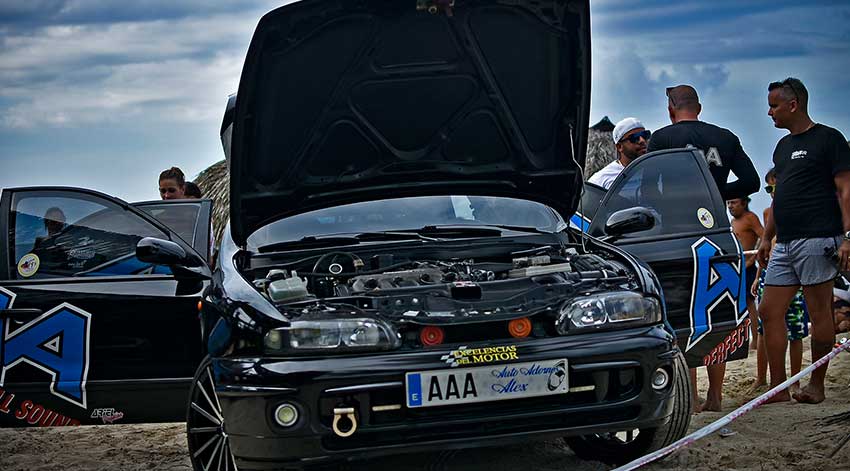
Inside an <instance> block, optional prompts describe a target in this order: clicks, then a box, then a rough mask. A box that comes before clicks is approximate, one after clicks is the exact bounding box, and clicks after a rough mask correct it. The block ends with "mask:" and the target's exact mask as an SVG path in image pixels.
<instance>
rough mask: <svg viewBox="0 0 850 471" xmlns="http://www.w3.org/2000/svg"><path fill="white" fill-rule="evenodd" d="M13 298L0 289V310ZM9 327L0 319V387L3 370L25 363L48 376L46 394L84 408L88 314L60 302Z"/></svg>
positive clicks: (12, 295) (11, 294)
mask: <svg viewBox="0 0 850 471" xmlns="http://www.w3.org/2000/svg"><path fill="white" fill-rule="evenodd" d="M14 298H15V295H14V294H13V293H11V292H9V291H6V290H3V289H2V288H0V308H2V309H8V308H10V307H11V306H12V303H13V301H14ZM10 324H11V321H9V320H8V319H3V320H0V327H2V335H0V366H1V367H2V369H0V386H2V385H3V383H4V381H5V378H6V372H7V371H9V370H11V369H12V368H14V367H15V366H17V365H18V364H20V363H29V364H30V365H32V366H35V367H36V368H39V369H40V370H43V371H45V372H47V373H48V374H50V375H51V376H52V378H53V380H52V381H51V382H50V392H52V393H53V394H54V395H56V396H58V397H60V398H62V399H64V400H66V401H68V402H70V403H72V404H74V405H77V406H80V407H82V408H86V378H87V377H88V371H89V329H90V325H91V314H89V313H87V312H85V311H82V310H80V309H78V308H76V307H74V306H72V305H70V304H68V303H62V304H60V305H59V306H57V307H56V308H54V309H52V310H50V311H49V312H47V313H45V314H42V315H41V316H39V317H38V318H36V319H33V320H32V321H30V322H28V323H27V324H26V325H23V326H21V327H18V328H16V329H14V330H11V325H10Z"/></svg>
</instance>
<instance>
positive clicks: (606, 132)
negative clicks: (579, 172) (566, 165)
mask: <svg viewBox="0 0 850 471" xmlns="http://www.w3.org/2000/svg"><path fill="white" fill-rule="evenodd" d="M613 130H614V123H612V122H611V120H610V119H608V117H607V116H605V117H604V118H602V119H601V120H599V122H598V123H596V124H594V125H593V126H591V127H590V132H589V134H588V136H587V158H586V160H585V161H584V179H585V180H587V179H588V178H590V177H591V175H593V174H594V173H596V172H598V171H599V170H600V169H601V168H602V167H604V166H606V165H608V164H609V163H611V162H613V161H614V159H616V158H617V149H616V148H615V147H614V142H613V141H612V140H611V131H613Z"/></svg>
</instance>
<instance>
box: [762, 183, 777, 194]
mask: <svg viewBox="0 0 850 471" xmlns="http://www.w3.org/2000/svg"><path fill="white" fill-rule="evenodd" d="M764 191H766V192H767V194H769V195H772V194H773V192H774V191H776V185H766V186H765V187H764Z"/></svg>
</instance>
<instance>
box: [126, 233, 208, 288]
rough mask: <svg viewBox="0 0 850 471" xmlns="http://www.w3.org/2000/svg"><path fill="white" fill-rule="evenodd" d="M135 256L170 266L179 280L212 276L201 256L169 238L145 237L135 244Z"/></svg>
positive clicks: (195, 279) (203, 278) (201, 278)
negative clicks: (187, 250)
mask: <svg viewBox="0 0 850 471" xmlns="http://www.w3.org/2000/svg"><path fill="white" fill-rule="evenodd" d="M136 258H138V259H139V260H141V261H142V262H145V263H152V264H154V265H166V266H168V267H170V268H171V272H172V273H173V274H174V277H175V278H177V279H180V280H192V281H200V280H209V279H211V278H212V273H211V272H210V269H209V267H208V266H207V264H206V263H205V262H204V260H203V259H201V257H199V256H198V255H197V254H196V253H194V252H190V253H187V252H186V250H184V249H183V247H181V246H180V245H179V244H176V243H174V242H171V241H170V240H162V239H157V238H155V237H145V238H144V239H142V240H140V241H139V242H138V243H137V244H136ZM198 287H200V285H198ZM186 289H188V290H189V291H188V292H195V291H197V290H195V287H192V288H191V289H189V288H186ZM193 290H194V291H193Z"/></svg>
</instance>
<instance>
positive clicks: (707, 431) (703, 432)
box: [612, 339, 850, 471]
mask: <svg viewBox="0 0 850 471" xmlns="http://www.w3.org/2000/svg"><path fill="white" fill-rule="evenodd" d="M848 349H850V342H848V341H847V339H841V343H840V344H839V345H838V346H837V347H835V348H834V349H833V350H832V351H831V352H829V354H827V355H825V356H823V357H822V358H820V359H819V360H818V361H816V362H814V363H812V364H811V365H809V366H808V367H806V368H805V369H803V370H802V371H800V372H799V373H797V374H795V375H794V376H792V377H790V378H788V379H787V380H785V382H784V383H782V384H780V385H778V386H776V387H774V388H773V389H771V390H770V391H768V392H766V393H764V394H762V395H761V396H759V397H757V398H755V399H753V400H752V401H750V402H748V403H746V404H744V405H743V406H741V407H739V408H737V409H735V410H734V411H732V412H730V413H729V414H727V415H725V416H723V417H722V418H720V419H718V420H717V421H715V422H712V423H710V424H708V425H706V426H705V427H703V428H701V429H699V430H697V431H696V432H694V433H692V434H690V435H688V436H686V437H683V438H681V439H679V440H678V441H676V442H673V443H671V444H670V445H667V446H666V447H664V448H662V449H660V450H657V451H654V452H652V453H650V454H648V455H645V456H642V457H640V458H638V459H636V460H634V461H632V462H630V463H627V464H625V465H623V466H620V467H619V468H616V469H614V470H612V471H631V470H633V469H637V468H640V467H641V466H643V465H645V464H649V463H651V462H653V461H655V460H657V459H659V458H661V457H663V456H667V455H669V454H670V453H673V452H674V451H676V450H678V449H680V448H684V447H686V446H688V445H690V444H691V443H694V442H695V441H697V440H699V439H700V438H703V437H705V436H707V435H711V434H712V433H714V432H716V431H718V430H720V429H721V428H723V427H725V426H726V425H729V423H731V422H732V421H733V420H735V419H737V418H738V417H740V416H742V415H744V414H746V413H747V412H750V411H751V410H753V409H755V408H756V407H758V406H760V405H762V404H764V403H765V402H766V401H767V400H768V399H770V398H772V397H773V396H775V395H777V394H778V393H779V392H781V391H783V390H785V389H787V388H788V387H789V386H791V385H792V384H794V383H796V382H797V381H799V380H800V379H801V378H802V377H803V376H806V375H807V374H809V372H811V371H812V370H814V369H817V368H818V367H820V366H821V365H823V364H824V363H826V362H828V361H829V360H831V359H833V358H835V357H836V356H837V355H838V354H839V353H841V352H843V351H846V350H848Z"/></svg>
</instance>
